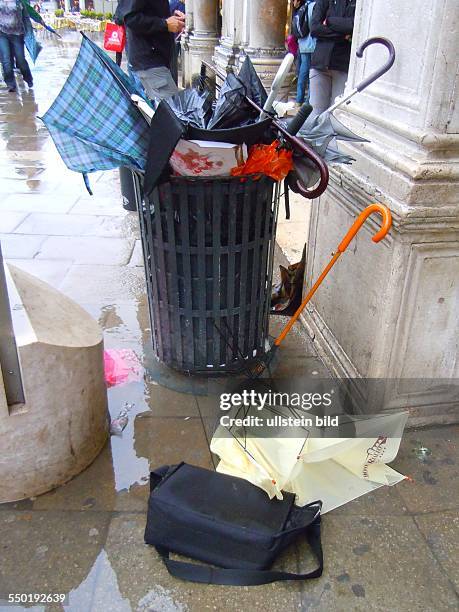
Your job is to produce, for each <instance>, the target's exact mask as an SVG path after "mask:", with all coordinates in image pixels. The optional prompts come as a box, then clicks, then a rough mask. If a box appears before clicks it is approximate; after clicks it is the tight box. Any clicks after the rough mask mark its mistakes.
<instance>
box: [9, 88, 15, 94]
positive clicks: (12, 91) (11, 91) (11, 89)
mask: <svg viewBox="0 0 459 612" xmlns="http://www.w3.org/2000/svg"><path fill="white" fill-rule="evenodd" d="M8 91H9V92H10V93H16V91H17V89H16V87H8Z"/></svg>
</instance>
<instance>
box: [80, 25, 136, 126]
mask: <svg viewBox="0 0 459 612" xmlns="http://www.w3.org/2000/svg"><path fill="white" fill-rule="evenodd" d="M80 34H81V36H82V37H83V38H84V39H86V40H87V41H88V43H89V44H90V45H91V47H92V48H93V49H94V47H96V49H94V51H95V53H94V54H95V55H96V56H97V58H98V59H99V61H100V62H101V63H102V64H103V65H104V66H105V68H107V70H108V71H109V72H110V74H111V75H112V77H113V78H114V79H115V81H116V83H117V85H118V87H119V88H120V89H121V90H122V91H123V93H124V94H125V95H126V97H127V98H128V100H129V102H131V104H132V106H133V107H134V108H135V109H136V110H137V112H138V113H139V115H140V116H141V117H142V118H143V120H144V121H145V123H147V124H148V122H147V120H146V119H145V117H144V116H143V114H142V112H141V110H140V108H139V107H138V106H137V105H136V104H134V103H133V102H132V99H131V92H130V91H129V89H128V88H127V87H126V85H125V84H124V83H123V81H122V80H121V79H120V78H119V76H118V75H117V74H116V72H115V71H114V70H113V68H112V66H111V65H110V64H109V62H107V60H106V59H105V57H104V56H103V55H102V54H101V53H100V51H101V49H99V47H98V46H97V45H96V44H94V43H93V41H92V40H91V39H90V38H89V36H86V34H85V33H84V32H82V31H80Z"/></svg>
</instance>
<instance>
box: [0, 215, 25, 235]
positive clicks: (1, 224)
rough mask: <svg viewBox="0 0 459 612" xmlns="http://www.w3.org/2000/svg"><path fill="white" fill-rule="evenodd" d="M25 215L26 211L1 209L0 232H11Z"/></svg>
mask: <svg viewBox="0 0 459 612" xmlns="http://www.w3.org/2000/svg"><path fill="white" fill-rule="evenodd" d="M26 217H27V213H26V212H17V211H12V210H3V211H2V212H1V214H0V233H4V234H7V233H9V232H13V231H14V230H15V229H16V228H17V227H18V225H19V224H20V223H21V222H22V221H24V219H25V218H26Z"/></svg>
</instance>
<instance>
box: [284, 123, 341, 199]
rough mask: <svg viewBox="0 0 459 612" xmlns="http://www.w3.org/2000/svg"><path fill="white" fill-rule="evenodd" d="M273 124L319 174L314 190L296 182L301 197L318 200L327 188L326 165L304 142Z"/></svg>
mask: <svg viewBox="0 0 459 612" xmlns="http://www.w3.org/2000/svg"><path fill="white" fill-rule="evenodd" d="M274 123H275V125H276V127H277V128H278V129H279V131H280V132H282V134H283V135H284V137H285V139H286V140H287V141H288V142H289V143H290V144H291V145H292V147H293V148H294V149H295V150H296V151H297V152H298V153H301V154H302V155H304V156H305V157H307V158H308V159H310V160H311V161H312V162H313V163H314V165H315V166H316V168H317V170H318V172H319V173H320V181H319V184H318V185H317V187H315V188H314V189H308V188H307V187H305V186H304V185H303V183H302V182H301V181H297V182H296V187H297V189H298V193H299V194H300V195H302V196H303V197H304V198H307V199H308V200H313V199H314V198H318V197H319V196H320V195H322V194H323V192H324V191H325V190H326V189H327V187H328V180H329V172H328V166H327V164H326V163H325V161H324V160H323V159H322V158H321V157H320V155H318V154H317V153H316V152H315V151H314V149H312V148H311V147H310V146H308V145H307V144H306V143H305V142H304V140H301V139H300V138H298V137H297V136H292V135H291V134H289V133H288V132H287V130H284V129H281V125H280V124H278V123H277V122H274Z"/></svg>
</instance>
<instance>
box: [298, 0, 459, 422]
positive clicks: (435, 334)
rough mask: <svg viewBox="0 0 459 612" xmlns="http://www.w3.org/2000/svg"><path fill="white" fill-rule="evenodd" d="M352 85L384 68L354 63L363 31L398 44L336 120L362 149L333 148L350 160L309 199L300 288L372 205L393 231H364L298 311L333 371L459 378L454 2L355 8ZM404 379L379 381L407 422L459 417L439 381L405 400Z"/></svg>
mask: <svg viewBox="0 0 459 612" xmlns="http://www.w3.org/2000/svg"><path fill="white" fill-rule="evenodd" d="M357 5H358V6H357V13H356V21H355V30H354V37H353V59H352V62H351V66H350V73H349V79H348V84H347V88H352V87H354V86H355V85H356V84H357V83H358V82H359V81H360V80H361V79H362V78H363V77H364V76H367V75H368V74H370V73H371V72H372V71H373V70H374V69H375V68H376V67H377V66H378V65H380V64H381V63H382V62H383V61H384V57H385V51H384V49H382V48H381V49H379V48H378V49H377V48H372V47H370V49H368V50H367V51H365V55H364V58H363V59H357V58H356V57H355V50H356V48H357V45H359V44H360V43H361V42H362V41H364V40H365V39H366V38H368V37H370V36H386V37H387V38H390V39H391V40H392V41H393V43H394V45H395V48H396V52H397V58H396V62H395V65H394V67H393V68H392V70H390V71H389V72H388V73H387V74H386V75H385V76H384V77H383V78H381V79H380V80H378V81H377V82H376V83H374V84H373V85H371V86H370V87H369V88H368V89H367V90H366V91H365V92H364V93H362V94H359V95H358V97H355V98H354V99H353V100H352V102H351V104H350V105H349V106H348V107H346V110H345V111H341V112H338V113H337V115H338V116H339V118H340V120H341V121H343V123H345V124H346V125H348V126H349V127H350V128H351V129H353V130H354V131H355V132H356V133H357V134H360V135H362V136H365V137H366V138H368V139H369V141H370V142H369V143H368V144H358V145H356V144H354V145H352V144H347V145H340V147H341V148H342V150H343V151H345V152H347V153H349V154H350V155H352V156H353V157H355V158H356V162H355V163H354V164H353V165H352V166H349V167H345V166H338V167H336V168H335V169H334V170H333V171H332V173H331V181H330V186H329V188H328V190H327V192H326V193H325V194H324V195H323V196H322V197H321V198H320V201H316V202H314V205H313V213H312V218H311V225H310V234H309V244H308V253H307V270H306V282H307V284H308V286H310V283H311V280H312V279H313V278H315V277H317V275H318V273H319V271H320V269H321V268H322V267H323V265H324V264H325V262H326V261H328V259H329V257H330V253H331V251H333V250H334V249H335V248H336V246H337V244H338V242H339V241H340V239H341V237H342V236H343V233H344V232H345V230H346V228H348V227H349V226H350V225H351V224H352V222H353V220H354V219H355V217H356V215H357V214H358V213H359V212H360V211H361V210H362V209H363V208H364V207H365V206H367V205H368V204H369V203H371V202H375V201H376V202H381V203H383V204H386V205H387V206H389V207H390V209H391V210H392V213H393V217H394V226H393V229H392V231H391V233H390V236H389V237H388V238H387V239H385V240H384V241H383V242H382V243H379V244H378V245H375V244H374V243H372V242H371V234H372V233H373V232H374V231H375V229H376V225H377V223H378V221H377V220H375V221H373V222H370V223H368V224H366V225H365V226H364V227H363V228H362V230H361V231H360V233H359V234H358V237H357V239H356V240H355V241H354V242H353V243H352V245H351V247H350V248H349V250H348V251H347V252H346V253H345V255H343V256H342V258H341V261H340V262H339V264H338V265H337V266H336V267H335V268H334V270H333V272H332V273H331V274H330V276H329V277H328V278H327V281H326V282H325V284H324V285H323V286H322V287H321V289H320V290H319V292H318V293H317V295H316V297H315V298H314V302H313V304H312V305H311V307H310V308H309V312H308V313H307V315H306V316H305V319H304V321H305V324H306V326H307V327H308V328H309V331H310V333H311V335H313V336H314V337H315V340H316V346H317V348H318V350H319V353H320V355H321V356H322V358H323V359H324V361H325V363H326V364H327V365H328V366H329V368H330V369H331V370H332V372H333V373H334V374H336V375H337V376H346V377H347V376H349V377H360V376H363V377H375V378H385V379H391V378H397V379H398V378H402V379H408V378H415V379H428V378H434V379H440V378H447V379H452V378H455V377H456V378H457V377H459V360H458V358H457V346H458V342H459V338H458V330H459V325H458V319H459V317H458V315H459V293H458V279H459V201H458V190H457V181H458V177H459V165H458V159H459V139H458V128H459V113H458V110H457V105H456V106H455V103H454V101H455V92H456V91H457V76H456V74H455V66H456V63H455V58H456V57H457V51H458V48H459V35H458V34H459V33H458V17H459V15H458V10H457V2H456V0H419V1H418V3H417V4H416V12H415V14H414V13H413V11H412V7H411V6H408V4H406V5H405V3H400V2H399V1H398V0H386V1H385V2H379V1H378V0H366V2H358V3H357ZM412 390H413V387H412V385H411V386H410V385H409V384H408V383H407V381H406V380H405V381H401V382H400V383H399V384H397V385H396V386H394V385H390V386H389V385H387V386H386V396H385V407H387V408H396V407H400V406H403V407H409V409H410V411H411V418H412V422H413V423H418V424H428V423H440V422H441V423H446V422H451V421H455V420H458V406H457V402H456V403H454V401H453V400H452V398H451V395H450V393H449V392H448V391H446V390H445V389H442V387H441V385H437V388H432V389H431V390H430V391H423V392H422V393H419V394H415V393H412Z"/></svg>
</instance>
